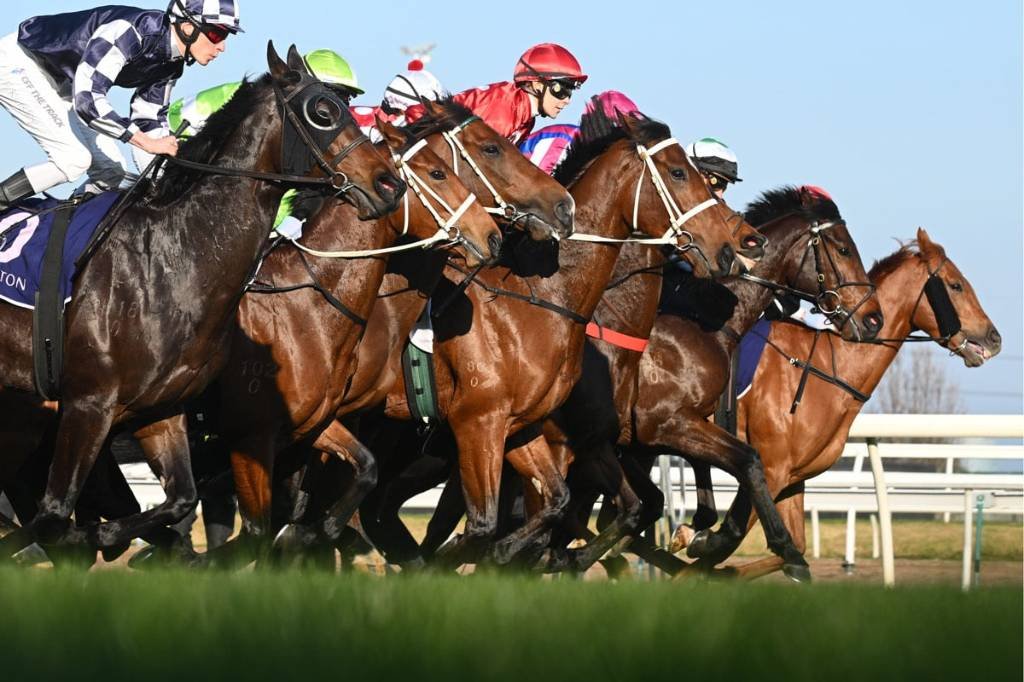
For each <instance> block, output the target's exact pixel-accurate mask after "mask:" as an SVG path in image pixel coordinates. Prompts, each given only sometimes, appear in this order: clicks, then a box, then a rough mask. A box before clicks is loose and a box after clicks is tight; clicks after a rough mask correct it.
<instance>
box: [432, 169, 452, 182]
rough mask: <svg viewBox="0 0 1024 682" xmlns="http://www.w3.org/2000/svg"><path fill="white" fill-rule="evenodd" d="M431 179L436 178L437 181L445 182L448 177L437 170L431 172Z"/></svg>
mask: <svg viewBox="0 0 1024 682" xmlns="http://www.w3.org/2000/svg"><path fill="white" fill-rule="evenodd" d="M430 177H432V178H434V179H435V180H438V181H440V180H444V179H445V178H447V177H448V176H447V175H445V174H444V171H439V170H437V169H434V170H432V171H430Z"/></svg>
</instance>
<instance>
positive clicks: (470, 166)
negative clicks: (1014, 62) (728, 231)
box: [233, 100, 573, 546]
mask: <svg viewBox="0 0 1024 682" xmlns="http://www.w3.org/2000/svg"><path fill="white" fill-rule="evenodd" d="M407 132H408V134H409V135H410V136H412V137H414V138H418V139H424V140H426V142H427V145H428V147H427V149H426V150H424V153H428V152H429V153H430V154H431V155H437V156H440V157H442V158H445V159H446V160H447V162H448V163H449V164H450V165H452V166H458V167H459V169H460V172H459V179H460V180H461V181H462V182H463V183H465V184H466V185H467V186H468V187H469V188H471V190H472V191H473V192H474V194H476V196H477V197H478V199H479V201H480V202H481V203H482V204H483V205H485V206H488V207H489V210H490V211H492V212H493V213H495V214H496V217H497V218H498V219H499V220H501V221H502V222H505V223H506V224H508V225H509V226H511V227H517V228H526V229H528V230H529V231H530V233H531V236H534V237H537V238H543V239H547V238H549V237H551V236H552V235H556V234H565V235H568V234H569V233H571V231H572V219H573V200H572V197H571V196H570V195H569V193H568V192H567V191H566V190H565V189H564V188H563V187H562V186H561V185H559V184H558V183H557V182H555V181H554V180H552V179H551V178H550V177H549V176H547V175H546V174H544V173H543V172H542V171H540V170H539V169H538V168H537V167H536V166H534V165H533V164H531V163H530V162H529V160H528V159H527V158H526V157H524V156H523V155H522V154H521V153H519V151H518V150H517V149H516V148H515V147H514V146H512V145H511V144H510V143H509V142H508V141H507V140H505V139H504V138H503V137H501V136H500V135H498V134H497V133H496V132H495V131H494V130H492V129H491V128H490V127H489V126H487V125H486V124H485V123H484V122H483V121H481V120H480V119H479V118H477V117H475V116H474V115H473V114H472V112H470V111H469V110H467V109H465V108H464V107H462V106H460V105H458V104H456V103H455V102H452V101H450V100H446V101H443V102H441V103H439V104H430V105H429V106H428V116H426V117H425V118H423V119H421V120H420V121H417V122H416V123H415V124H413V125H412V126H410V127H409V128H408V129H407ZM434 158H436V156H435V157H434ZM491 243H492V244H494V245H496V243H495V242H494V240H491ZM445 260H446V257H445V255H444V254H443V253H440V254H439V253H430V252H427V253H424V252H422V250H419V251H405V252H402V253H396V254H394V255H392V256H391V257H390V258H389V259H388V260H387V263H386V265H387V273H388V274H386V276H384V281H383V286H381V289H380V292H381V293H380V295H379V298H378V300H377V301H376V304H375V305H374V306H373V307H372V310H371V311H368V314H367V317H368V320H367V323H366V326H365V332H364V333H363V334H362V336H361V337H360V336H359V335H356V336H354V337H353V341H355V340H358V341H359V343H358V346H357V348H356V353H355V357H354V358H352V359H351V360H352V361H351V363H350V364H349V365H348V367H349V373H348V374H345V373H340V374H338V375H337V376H333V377H329V378H328V377H324V379H323V381H329V383H330V391H331V394H332V395H334V394H338V395H340V401H341V402H340V404H338V403H337V402H334V398H332V403H331V404H332V405H333V406H334V407H333V414H336V415H337V416H338V417H343V416H345V415H349V414H352V413H357V412H360V411H363V410H365V409H368V408H369V407H372V406H375V405H377V404H380V403H383V401H384V399H385V397H386V396H387V393H388V391H389V389H390V388H391V386H392V384H393V383H394V382H395V380H396V376H395V375H394V374H393V372H392V371H391V360H392V359H394V360H396V361H397V359H398V357H399V355H400V353H401V351H402V348H403V347H404V344H405V341H406V339H407V338H408V335H409V332H410V331H411V330H412V327H413V325H414V324H415V322H416V320H417V318H419V316H420V314H421V312H422V310H423V307H424V304H425V302H426V300H427V299H426V297H428V296H429V295H430V293H431V292H432V291H433V288H434V286H435V285H436V284H437V282H438V281H439V280H440V278H441V271H442V269H443V267H444V263H445ZM378 265H380V267H381V272H379V273H376V274H375V277H377V279H376V280H375V281H377V282H380V275H383V274H384V273H383V266H384V263H383V262H378ZM372 291H373V292H374V293H376V291H377V289H376V288H373V289H372ZM332 343H337V340H335V341H334V342H332ZM348 352H351V351H348ZM339 357H340V356H339ZM346 358H347V356H346ZM337 362H338V361H335V363H337ZM239 376H240V379H239V380H240V381H241V380H243V379H244V377H242V376H241V375H239ZM243 383H244V382H243ZM238 432H239V433H243V434H244V433H247V430H246V429H240V430H238ZM325 433H326V434H327V436H326V437H328V438H332V439H333V440H332V441H330V442H326V443H320V445H325V446H330V447H327V448H326V449H327V450H328V451H329V452H338V451H339V445H342V446H343V447H344V450H343V452H345V453H347V456H343V458H344V459H346V460H347V461H348V462H349V463H350V464H352V465H353V467H354V468H355V471H356V475H355V476H354V478H350V479H349V480H348V481H347V483H348V485H347V487H346V488H345V489H344V490H338V489H334V490H332V491H331V494H333V496H334V498H333V499H332V501H331V502H330V503H329V504H327V505H325V506H327V507H330V508H333V509H334V510H335V512H331V513H329V514H328V515H327V516H326V517H318V516H317V515H316V514H313V515H312V516H313V518H315V519H316V521H315V523H316V524H328V525H329V529H325V530H329V532H326V533H320V534H319V535H320V536H321V537H322V536H323V535H326V536H327V538H328V539H330V540H334V539H336V534H337V532H338V531H340V529H341V527H342V526H343V521H341V522H339V519H340V517H341V516H343V514H338V513H336V512H337V510H338V509H339V508H341V509H345V510H348V509H350V508H351V501H352V500H356V499H359V498H361V496H362V494H363V493H364V492H365V490H366V488H367V487H369V486H372V484H373V482H374V481H375V479H376V474H375V471H376V463H375V462H374V461H373V458H372V455H371V454H370V451H369V450H367V449H366V448H364V447H363V446H362V445H359V447H358V448H357V447H355V445H354V444H355V443H357V442H358V441H356V440H355V439H354V438H351V437H350V435H346V436H344V437H345V440H344V441H343V442H342V441H341V437H340V436H338V434H350V432H349V431H348V429H346V428H345V427H343V426H342V425H341V424H340V423H335V424H332V425H330V426H329V427H328V429H327V431H326V432H325ZM258 447H262V446H258ZM331 463H335V464H336V463H337V461H336V460H332V461H330V462H327V464H331ZM233 468H234V470H235V476H236V481H237V482H238V486H237V487H238V493H239V499H240V501H241V502H242V509H243V511H244V512H245V513H246V515H247V517H248V516H250V515H251V516H252V518H255V519H261V520H263V521H261V522H265V520H266V519H267V518H269V515H270V512H271V505H270V480H269V469H268V467H266V466H265V465H263V464H262V463H261V462H260V461H259V460H258V459H253V458H249V457H242V456H236V458H235V461H234V463H233ZM319 469H320V463H317V466H315V467H314V468H313V470H311V471H306V472H305V474H304V475H305V476H307V477H313V476H317V475H318V474H317V473H316V472H317V471H318V470H319ZM304 471H305V469H304ZM329 480H332V481H333V480H334V479H329ZM295 515H298V511H296V512H295V513H294V514H286V515H285V517H286V518H287V519H288V520H290V521H296V520H297V519H296V518H293V517H294V516H295ZM313 530H314V529H313V528H312V527H311V526H309V525H307V526H306V527H299V526H297V525H292V526H290V527H289V528H288V529H286V532H285V533H283V534H282V535H280V536H279V539H280V540H281V541H282V543H283V544H287V545H288V546H293V545H294V544H296V541H298V544H300V545H307V544H308V543H309V542H310V541H312V539H313V536H316V535H318V533H315V532H312V531H313Z"/></svg>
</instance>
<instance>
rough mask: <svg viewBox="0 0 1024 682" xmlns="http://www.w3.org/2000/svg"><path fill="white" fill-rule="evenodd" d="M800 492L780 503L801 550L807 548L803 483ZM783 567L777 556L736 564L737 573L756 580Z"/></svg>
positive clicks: (784, 519) (786, 522) (781, 511)
mask: <svg viewBox="0 0 1024 682" xmlns="http://www.w3.org/2000/svg"><path fill="white" fill-rule="evenodd" d="M798 490H799V492H794V493H793V494H792V495H788V496H786V497H783V498H782V499H781V500H780V501H779V502H778V503H777V505H776V506H777V507H778V509H779V514H780V515H781V516H782V520H783V522H784V523H785V524H786V527H787V528H788V529H789V533H790V535H792V536H793V542H795V543H796V546H797V549H799V550H800V551H801V552H803V551H805V550H806V548H807V537H806V529H805V526H804V493H803V485H802V484H801V485H800V486H799V488H798ZM782 567H783V563H782V559H781V558H779V557H777V556H770V557H766V558H764V559H760V560H758V561H752V562H749V563H746V564H742V565H740V566H736V567H735V570H736V575H737V577H739V578H743V579H744V580H754V579H755V578H760V577H761V576H765V575H768V574H770V573H774V572H775V571H778V570H781V569H782Z"/></svg>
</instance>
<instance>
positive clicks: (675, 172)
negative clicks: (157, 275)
mask: <svg viewBox="0 0 1024 682" xmlns="http://www.w3.org/2000/svg"><path fill="white" fill-rule="evenodd" d="M669 175H671V176H672V179H673V180H685V179H686V171H684V170H683V169H682V168H673V169H672V170H671V171H669Z"/></svg>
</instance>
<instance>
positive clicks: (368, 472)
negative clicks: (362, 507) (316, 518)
mask: <svg viewBox="0 0 1024 682" xmlns="http://www.w3.org/2000/svg"><path fill="white" fill-rule="evenodd" d="M313 447H315V448H317V449H319V450H323V451H324V452H331V453H334V455H335V456H337V457H338V458H339V459H341V460H343V461H345V462H347V463H348V464H349V465H350V466H351V467H352V470H353V472H354V474H355V475H354V476H353V478H352V482H351V483H350V484H349V486H348V488H347V489H346V490H345V491H344V492H343V493H342V495H341V497H340V498H339V499H338V500H337V501H336V502H335V503H334V504H333V505H331V507H330V508H329V509H328V510H327V513H326V515H325V516H324V519H323V521H322V523H321V527H320V530H321V532H322V533H323V534H324V536H326V537H327V539H328V540H330V542H331V543H332V544H333V543H335V542H337V541H338V539H339V538H340V537H341V534H342V532H343V531H344V530H345V527H346V526H347V525H348V521H349V519H351V518H352V514H354V513H355V511H356V510H357V509H358V508H359V504H360V503H361V502H362V501H363V499H364V498H365V497H366V495H367V493H369V492H370V491H371V490H372V489H373V487H374V486H375V485H377V460H376V459H374V457H373V453H372V452H370V451H369V450H368V449H367V448H366V446H365V445H363V444H362V443H360V442H359V440H358V439H357V438H356V437H355V436H353V435H352V433H351V432H350V431H349V430H348V429H346V428H345V427H344V426H342V425H341V422H339V421H337V420H334V421H331V423H330V424H329V425H328V426H327V428H326V429H324V431H323V432H322V433H321V434H320V436H319V437H317V439H316V442H314V444H313Z"/></svg>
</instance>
